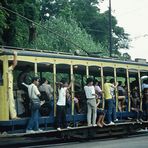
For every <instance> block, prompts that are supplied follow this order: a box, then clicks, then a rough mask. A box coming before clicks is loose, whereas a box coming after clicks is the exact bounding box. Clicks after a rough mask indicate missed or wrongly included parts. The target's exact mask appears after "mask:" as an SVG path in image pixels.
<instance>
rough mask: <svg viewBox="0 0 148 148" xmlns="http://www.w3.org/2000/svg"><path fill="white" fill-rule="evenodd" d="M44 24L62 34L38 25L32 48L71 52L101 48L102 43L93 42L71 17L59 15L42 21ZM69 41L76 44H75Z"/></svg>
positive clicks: (100, 49)
mask: <svg viewBox="0 0 148 148" xmlns="http://www.w3.org/2000/svg"><path fill="white" fill-rule="evenodd" d="M44 26H45V28H50V29H51V30H52V31H54V32H58V34H60V35H62V38H61V37H58V36H55V35H53V34H52V33H51V32H50V31H47V30H45V29H43V28H40V27H39V28H38V29H37V30H38V31H37V32H38V35H37V36H38V37H37V39H36V41H35V42H34V43H33V44H32V45H31V46H32V47H33V48H38V49H44V50H52V51H64V52H72V53H74V52H75V51H76V50H80V51H81V53H84V51H83V49H84V50H86V51H88V52H92V51H102V50H103V47H102V45H101V44H99V43H95V42H94V41H93V40H92V38H91V36H90V35H88V34H87V33H86V31H85V30H84V29H83V30H82V29H81V28H80V27H79V26H78V24H77V22H76V21H75V20H73V19H71V20H69V21H67V20H66V19H63V17H59V18H56V19H53V20H49V21H46V22H44ZM67 40H68V41H67ZM71 42H72V43H74V44H76V45H78V46H75V45H74V44H72V43H71ZM106 53H107V51H106Z"/></svg>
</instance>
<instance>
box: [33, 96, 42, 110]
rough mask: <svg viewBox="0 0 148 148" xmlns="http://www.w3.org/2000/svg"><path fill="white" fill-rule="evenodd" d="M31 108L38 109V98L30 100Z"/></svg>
mask: <svg viewBox="0 0 148 148" xmlns="http://www.w3.org/2000/svg"><path fill="white" fill-rule="evenodd" d="M31 107H32V109H33V110H37V109H40V107H41V105H40V99H39V98H32V99H31Z"/></svg>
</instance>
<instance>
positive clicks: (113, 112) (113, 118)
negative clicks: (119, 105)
mask: <svg viewBox="0 0 148 148" xmlns="http://www.w3.org/2000/svg"><path fill="white" fill-rule="evenodd" d="M116 119H117V116H116V102H115V100H114V99H112V121H113V122H114V121H116Z"/></svg>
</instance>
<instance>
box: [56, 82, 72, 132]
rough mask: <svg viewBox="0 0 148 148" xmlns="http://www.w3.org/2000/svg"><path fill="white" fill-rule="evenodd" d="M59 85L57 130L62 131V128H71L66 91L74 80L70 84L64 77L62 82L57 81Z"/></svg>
mask: <svg viewBox="0 0 148 148" xmlns="http://www.w3.org/2000/svg"><path fill="white" fill-rule="evenodd" d="M56 84H57V86H58V93H59V97H58V101H57V130H58V131H61V128H69V127H68V126H67V121H66V93H67V90H68V89H70V88H71V85H72V81H71V83H70V84H69V85H68V83H67V82H66V80H64V79H62V80H61V82H57V83H56Z"/></svg>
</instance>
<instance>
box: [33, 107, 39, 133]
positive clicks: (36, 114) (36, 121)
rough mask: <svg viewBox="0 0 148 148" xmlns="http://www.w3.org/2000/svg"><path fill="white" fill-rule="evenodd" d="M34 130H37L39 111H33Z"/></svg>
mask: <svg viewBox="0 0 148 148" xmlns="http://www.w3.org/2000/svg"><path fill="white" fill-rule="evenodd" d="M34 130H35V131H38V130H39V110H38V109H37V110H35V111H34Z"/></svg>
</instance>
